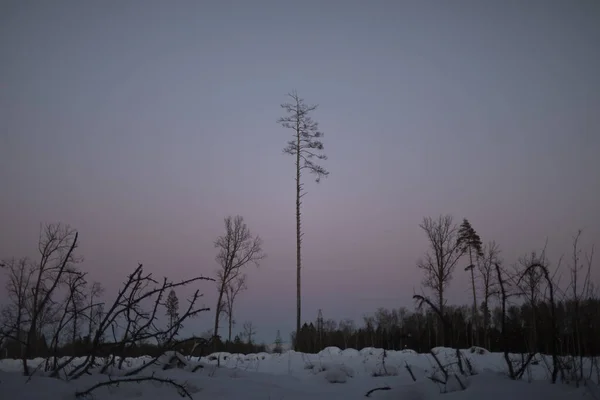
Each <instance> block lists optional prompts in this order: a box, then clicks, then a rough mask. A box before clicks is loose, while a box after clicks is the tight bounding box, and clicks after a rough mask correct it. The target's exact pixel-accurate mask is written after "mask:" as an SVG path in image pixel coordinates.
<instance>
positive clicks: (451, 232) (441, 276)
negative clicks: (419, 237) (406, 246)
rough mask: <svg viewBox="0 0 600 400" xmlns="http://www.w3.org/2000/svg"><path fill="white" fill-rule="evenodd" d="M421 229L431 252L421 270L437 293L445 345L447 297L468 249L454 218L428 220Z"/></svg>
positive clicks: (426, 256)
mask: <svg viewBox="0 0 600 400" xmlns="http://www.w3.org/2000/svg"><path fill="white" fill-rule="evenodd" d="M419 226H420V227H421V229H423V230H424V231H425V233H426V235H427V239H428V240H429V247H430V249H429V251H427V253H426V254H425V258H424V259H421V260H419V261H418V262H417V267H418V268H419V269H421V270H423V272H424V274H425V276H424V278H423V285H424V286H425V287H428V288H430V289H431V290H433V292H434V293H435V295H436V300H437V309H438V310H439V316H440V322H441V328H442V329H440V330H438V334H440V335H441V339H440V342H443V341H444V336H445V334H444V333H443V327H444V326H445V323H444V321H443V319H442V316H443V315H444V305H445V301H444V293H445V291H446V288H447V287H448V284H449V283H450V280H451V279H452V273H453V272H454V269H455V267H456V264H457V263H458V260H459V259H460V257H461V256H462V255H463V254H464V249H463V248H462V247H461V243H460V242H459V241H458V228H457V226H456V225H455V224H454V223H453V220H452V216H450V215H444V216H442V215H440V216H439V217H438V218H437V220H434V219H432V218H430V217H426V218H423V223H422V224H421V225H419Z"/></svg>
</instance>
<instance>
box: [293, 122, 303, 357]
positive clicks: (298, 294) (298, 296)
mask: <svg viewBox="0 0 600 400" xmlns="http://www.w3.org/2000/svg"><path fill="white" fill-rule="evenodd" d="M296 136H297V146H298V147H297V153H296V343H295V344H294V347H295V350H296V351H298V343H299V342H300V324H301V320H302V318H301V313H302V303H301V299H302V294H301V281H300V268H301V266H302V258H301V255H300V247H301V239H302V235H301V227H300V191H301V185H300V130H299V127H298V129H297V130H296Z"/></svg>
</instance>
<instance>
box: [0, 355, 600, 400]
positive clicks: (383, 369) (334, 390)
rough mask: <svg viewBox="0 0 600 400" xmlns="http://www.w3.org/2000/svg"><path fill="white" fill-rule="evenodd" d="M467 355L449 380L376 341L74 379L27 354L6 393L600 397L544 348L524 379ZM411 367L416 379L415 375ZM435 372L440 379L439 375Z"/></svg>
mask: <svg viewBox="0 0 600 400" xmlns="http://www.w3.org/2000/svg"><path fill="white" fill-rule="evenodd" d="M434 351H435V353H436V355H437V357H438V359H439V361H440V363H441V364H442V365H445V366H446V365H449V364H451V363H453V362H455V361H456V355H455V350H452V349H447V348H436V349H434ZM462 354H463V355H464V357H465V359H468V360H469V363H470V364H471V366H472V369H473V371H474V373H475V374H474V375H470V376H465V375H462V374H460V373H458V371H457V368H455V367H453V366H450V367H446V371H447V372H448V375H449V376H448V379H444V378H445V377H444V374H443V373H442V371H441V370H440V369H439V367H438V366H437V362H436V361H435V360H434V358H433V357H432V356H431V354H417V353H415V352H414V351H406V350H404V351H390V350H387V351H384V350H382V349H374V348H367V349H362V350H360V351H356V350H353V349H346V350H341V349H339V348H337V347H328V348H326V349H324V350H323V351H321V352H319V353H318V354H304V353H297V352H295V351H287V352H285V353H283V354H268V353H260V354H249V355H243V354H229V353H224V352H221V353H214V354H211V355H209V356H207V357H202V358H201V359H197V358H188V357H184V356H182V355H181V354H178V353H173V352H171V353H167V354H165V355H163V356H162V357H160V358H159V359H158V360H157V361H156V362H155V363H154V364H153V365H151V366H148V367H147V368H146V369H144V370H143V371H142V372H141V373H140V374H139V375H136V376H133V377H126V376H125V373H126V371H127V370H132V369H134V368H136V367H139V366H141V365H144V364H147V363H149V362H152V360H153V359H152V358H150V357H140V358H136V359H126V360H125V362H124V363H123V368H124V369H122V370H119V369H117V367H116V366H113V367H111V368H107V369H105V371H104V373H102V372H101V371H102V365H99V366H98V367H96V368H94V369H93V370H92V371H91V372H92V374H90V375H84V376H82V377H81V378H78V379H75V380H69V381H67V380H61V379H57V378H49V377H46V376H44V375H45V373H44V372H43V363H44V360H42V359H36V360H31V361H30V365H31V366H32V367H33V368H36V367H37V366H40V368H39V369H38V370H37V372H36V374H35V376H33V377H31V378H28V377H24V376H23V375H22V374H21V371H22V369H21V368H22V364H21V361H20V360H0V398H2V399H11V400H19V399H28V400H29V399H46V398H48V399H61V400H62V399H75V393H76V392H81V391H84V390H86V389H89V388H90V387H92V386H93V385H95V384H97V383H99V382H106V381H108V380H110V379H112V380H115V379H131V378H136V377H150V376H151V377H153V378H157V379H170V380H172V381H173V382H175V383H178V384H181V385H183V386H184V387H185V388H186V390H187V391H188V392H189V393H190V395H191V396H192V397H193V398H194V399H223V400H230V399H250V400H253V399H256V400H258V399H260V400H268V399H273V400H279V399H286V400H299V399H313V400H321V399H333V400H335V399H359V398H360V399H362V398H365V395H366V393H367V392H369V391H370V390H372V389H376V388H387V389H385V390H376V391H373V392H372V393H370V395H369V398H373V399H402V400H429V399H438V398H439V399H449V400H450V399H459V400H479V399H485V400H507V399H508V400H525V399H529V398H543V399H544V400H554V399H567V398H572V397H574V396H575V397H585V398H589V399H600V390H598V386H597V385H596V384H595V383H594V384H590V385H588V386H586V387H580V388H576V387H575V386H574V385H567V384H564V383H557V384H555V385H552V384H551V383H550V381H549V379H548V377H549V372H548V367H547V365H550V362H551V360H550V358H549V357H548V356H542V355H537V356H536V359H537V360H538V361H539V362H537V363H536V364H535V365H531V366H530V368H528V371H527V372H526V373H525V375H524V376H523V379H522V380H521V381H512V380H510V379H509V378H508V376H507V368H506V365H505V361H504V357H503V355H502V354H498V353H490V352H488V351H486V350H485V349H481V348H475V349H465V350H463V351H462ZM515 359H520V356H516V355H515ZM78 362H81V359H76V360H74V364H75V365H76V364H77V363H78ZM65 372H68V370H67V371H65ZM411 372H412V375H414V377H415V379H416V382H413V379H412V377H411ZM109 373H110V376H109V375H108V374H109ZM62 375H65V374H62ZM432 378H433V379H432ZM436 379H437V380H438V381H439V382H435V381H434V380H436ZM444 382H445V383H444ZM89 398H93V399H98V400H102V399H107V400H108V399H111V400H124V399H134V398H140V399H144V400H159V399H180V398H182V397H181V395H180V394H179V393H178V390H177V388H175V387H173V386H169V385H168V384H165V383H162V382H157V381H145V382H141V383H134V382H127V383H121V384H119V385H118V386H111V387H106V386H105V387H101V388H99V389H97V390H94V391H93V392H92V395H91V397H89Z"/></svg>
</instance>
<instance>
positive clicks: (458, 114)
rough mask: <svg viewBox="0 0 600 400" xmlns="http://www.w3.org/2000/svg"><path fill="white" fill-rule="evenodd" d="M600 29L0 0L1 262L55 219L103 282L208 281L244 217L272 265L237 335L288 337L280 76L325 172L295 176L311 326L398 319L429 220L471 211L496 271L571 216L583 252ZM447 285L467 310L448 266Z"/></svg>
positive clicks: (418, 12)
mask: <svg viewBox="0 0 600 400" xmlns="http://www.w3.org/2000/svg"><path fill="white" fill-rule="evenodd" d="M251 3H252V5H250V4H251ZM599 19H600V7H599V6H598V2H597V1H592V0H590V1H535V0H532V1H527V2H522V1H502V2H499V1H486V0H484V1H479V0H478V1H475V0H474V1H453V2H445V1H437V2H431V1H391V0H390V1H371V2H367V1H354V0H343V1H342V0H329V1H304V2H301V3H298V2H291V1H275V0H273V1H258V0H257V1H253V2H249V1H222V0H220V1H183V0H181V1H176V2H167V1H151V0H143V1H141V0H140V1H101V2H100V1H99V2H80V1H71V2H66V1H58V0H56V1H31V2H29V1H3V2H2V3H1V4H0V50H1V52H0V57H1V61H0V184H1V187H2V193H1V195H0V226H1V229H0V258H1V257H10V256H23V255H30V254H31V253H32V251H34V250H35V244H36V240H37V235H38V229H39V224H40V222H54V221H60V222H65V223H69V224H71V225H72V226H73V227H75V228H77V229H78V230H79V232H80V238H81V247H80V251H81V254H82V255H83V256H84V257H85V260H86V261H85V264H84V268H85V269H86V270H89V271H90V274H91V276H92V277H93V278H94V279H98V280H101V281H103V282H104V283H105V285H106V286H107V287H108V289H109V292H108V294H110V295H112V294H114V291H115V288H116V287H117V285H118V284H119V283H120V282H121V281H122V279H123V278H124V276H125V274H126V273H128V272H129V271H131V270H132V269H133V268H135V266H136V265H137V262H138V261H140V262H144V263H145V265H146V266H147V267H148V268H149V269H151V270H153V271H155V272H156V273H157V274H158V275H163V274H168V275H169V276H170V277H171V278H180V277H187V276H191V275H194V274H199V273H202V274H213V272H214V270H215V268H216V263H215V261H214V257H215V255H216V250H215V249H214V248H213V241H214V239H215V238H216V237H217V236H218V235H220V234H221V233H222V232H223V218H224V217H225V216H227V215H230V214H231V215H235V214H241V215H243V216H244V218H245V219H246V222H247V223H248V224H249V227H250V228H251V229H252V230H253V231H254V232H256V233H258V234H260V235H261V236H262V237H263V239H264V243H265V246H264V248H265V251H266V252H267V253H268V258H267V259H266V260H265V261H264V262H263V264H262V265H261V267H260V268H259V269H252V270H251V271H249V290H248V291H247V292H245V293H243V294H242V295H240V302H239V305H238V307H237V319H238V321H239V324H238V328H239V329H240V330H241V326H242V322H243V321H245V320H252V321H253V322H254V324H255V326H256V327H257V331H258V334H259V339H262V340H273V339H274V337H275V331H276V330H277V329H281V331H282V334H283V335H284V337H285V338H287V334H288V333H289V331H290V330H291V329H292V328H293V326H294V323H295V238H294V234H295V231H294V227H295V219H294V181H293V177H294V165H293V159H292V158H291V157H289V156H285V155H283V154H282V148H283V147H284V146H285V143H286V140H287V139H288V138H289V135H290V134H291V132H289V131H287V130H284V129H283V128H281V127H279V126H278V125H277V124H276V122H275V121H276V120H277V118H278V117H280V116H281V115H282V114H281V110H280V108H279V104H280V103H282V102H284V101H286V98H285V94H286V93H287V92H289V91H290V90H293V89H297V90H298V92H299V94H300V95H301V96H302V97H304V98H305V99H306V101H307V102H308V103H318V104H319V109H318V110H317V112H315V114H314V118H315V119H316V120H317V121H319V123H320V127H321V129H322V130H323V131H324V132H325V138H324V143H325V150H326V153H327V154H328V156H329V160H328V161H327V162H325V163H324V166H326V168H328V169H329V170H330V172H331V175H330V177H329V178H328V179H326V180H324V181H323V182H322V184H320V185H316V184H314V183H313V182H308V181H307V184H306V188H307V190H308V195H307V196H306V197H305V202H304V216H303V218H304V219H303V222H304V230H305V241H304V270H303V277H304V303H303V304H304V317H305V318H307V319H314V318H315V317H316V315H317V310H318V308H322V309H323V314H324V316H325V317H326V318H329V317H333V318H336V319H340V318H346V317H350V318H355V319H357V320H358V319H359V318H360V317H361V316H362V315H363V314H364V313H366V312H370V311H373V310H375V309H376V308H377V307H379V306H385V307H398V306H408V307H411V308H412V305H413V303H412V301H411V296H412V294H413V290H420V289H419V288H418V287H419V285H420V281H421V275H420V272H418V271H417V269H416V267H415V262H416V260H417V259H418V258H419V256H421V254H422V253H423V251H424V250H425V249H426V242H425V236H424V234H423V232H422V231H421V230H420V229H419V227H418V224H419V223H420V221H421V219H422V218H423V216H429V215H430V216H434V217H435V216H437V215H439V214H440V213H450V214H452V215H454V216H455V218H456V220H457V222H460V220H461V219H462V218H463V217H467V218H469V220H470V221H471V223H472V224H473V226H474V228H475V229H476V230H477V231H478V232H479V234H480V235H481V237H482V239H483V240H484V241H487V240H491V239H495V240H496V241H497V242H498V244H499V245H500V246H501V248H502V250H503V256H504V259H505V260H506V262H507V263H512V262H514V261H515V260H516V259H517V258H518V257H519V256H521V255H523V254H524V253H527V252H530V251H532V250H535V249H538V250H539V249H540V248H541V247H542V246H543V245H544V242H545V240H546V238H548V241H549V248H550V249H551V250H550V253H549V254H550V256H551V260H552V261H553V262H554V261H556V260H557V259H558V256H559V255H560V254H562V253H564V252H568V251H569V250H570V247H569V246H570V240H571V236H572V235H573V234H574V233H575V232H576V230H577V229H578V228H583V229H584V230H585V233H586V235H585V237H584V244H589V243H592V242H596V243H598V244H600V178H599V172H600V113H599V110H600V75H599V73H598V71H600V51H599V48H598V43H600V24H598V20H599ZM461 270H462V268H461ZM565 279H566V278H565ZM202 285H203V286H202V287H201V288H202V289H203V290H204V292H205V300H206V303H207V305H210V306H213V303H214V298H215V292H216V290H215V289H214V287H213V286H212V285H209V284H202ZM449 296H450V302H454V303H457V302H461V303H462V302H467V301H468V296H469V287H468V285H467V276H466V275H465V274H464V273H459V272H457V274H456V277H455V280H454V281H453V284H452V287H451V289H450V292H449ZM211 319H212V315H208V314H206V315H204V316H202V317H201V318H200V319H198V320H197V321H195V322H194V324H193V325H194V329H196V330H197V333H199V332H201V331H204V330H205V329H207V328H209V327H210V324H211ZM236 330H237V329H236Z"/></svg>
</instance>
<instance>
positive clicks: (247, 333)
mask: <svg viewBox="0 0 600 400" xmlns="http://www.w3.org/2000/svg"><path fill="white" fill-rule="evenodd" d="M254 335H256V330H255V329H254V324H253V323H252V321H246V322H244V337H245V338H246V340H247V342H248V344H252V343H253V341H252V338H253V337H254Z"/></svg>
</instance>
